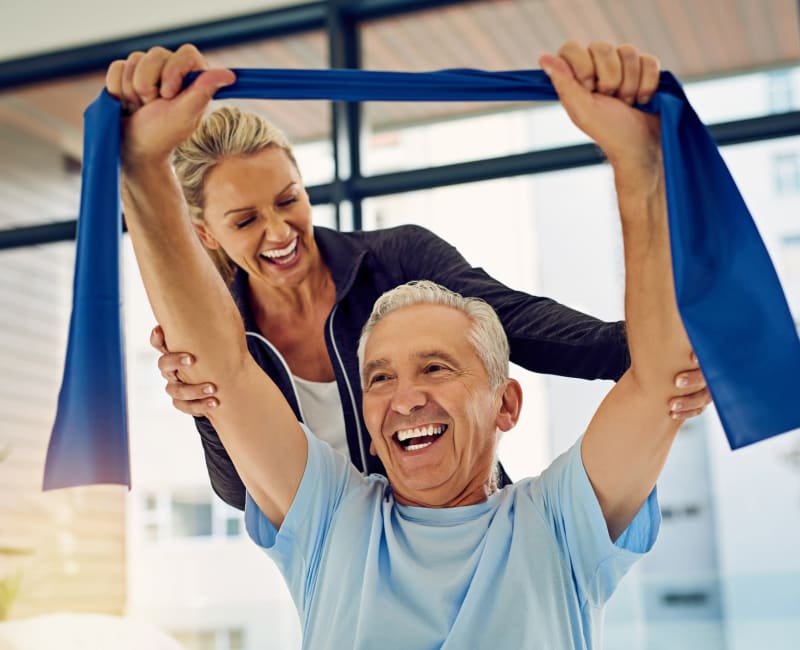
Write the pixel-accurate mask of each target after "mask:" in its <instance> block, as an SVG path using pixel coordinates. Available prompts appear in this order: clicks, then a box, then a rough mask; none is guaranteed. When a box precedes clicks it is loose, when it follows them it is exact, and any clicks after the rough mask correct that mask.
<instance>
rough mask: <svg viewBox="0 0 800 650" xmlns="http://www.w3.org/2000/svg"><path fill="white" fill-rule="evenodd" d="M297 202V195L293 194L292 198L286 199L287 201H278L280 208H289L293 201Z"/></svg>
mask: <svg viewBox="0 0 800 650" xmlns="http://www.w3.org/2000/svg"><path fill="white" fill-rule="evenodd" d="M296 202H297V197H296V196H293V197H292V198H290V199H286V200H285V201H281V202H280V203H278V207H279V208H288V207H289V206H290V205H291V204H292V203H296Z"/></svg>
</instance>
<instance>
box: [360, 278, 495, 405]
mask: <svg viewBox="0 0 800 650" xmlns="http://www.w3.org/2000/svg"><path fill="white" fill-rule="evenodd" d="M413 305H444V306H445V307H453V308H455V309H458V310H459V311H461V312H463V313H464V314H466V315H467V317H468V318H469V319H470V321H471V322H472V327H471V328H470V330H469V332H467V336H468V338H469V340H470V343H472V346H473V348H474V349H475V352H476V353H477V354H478V356H479V357H480V359H481V361H482V362H483V366H484V368H486V373H487V374H488V375H489V384H490V386H491V388H492V390H494V389H495V388H498V387H499V386H500V385H501V384H502V383H503V382H504V381H505V380H506V379H508V357H509V349H508V338H507V337H506V333H505V330H503V325H502V324H501V323H500V319H499V318H498V317H497V314H496V313H495V311H494V309H492V307H491V305H489V303H487V302H486V301H484V300H481V299H480V298H465V297H464V296H462V295H461V294H460V293H456V292H455V291H451V290H450V289H447V288H446V287H443V286H442V285H440V284H436V283H435V282H431V281H430V280H413V281H411V282H407V283H406V284H401V285H400V286H398V287H395V288H394V289H391V290H389V291H387V292H386V293H384V294H383V295H382V296H381V297H380V298H378V300H377V301H376V302H375V306H374V307H373V308H372V313H371V314H370V317H369V319H368V320H367V323H366V324H365V325H364V329H363V330H362V331H361V339H360V340H359V342H358V368H359V374H360V375H361V384H362V386H363V384H364V373H363V371H364V350H365V349H366V347H367V341H368V340H369V337H370V334H371V333H372V330H373V329H374V328H375V326H376V325H377V324H378V323H379V322H380V321H381V320H382V319H383V318H385V317H386V316H387V315H389V314H391V313H392V312H393V311H395V310H396V309H400V308H401V307H411V306H413Z"/></svg>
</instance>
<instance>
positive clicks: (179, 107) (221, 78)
mask: <svg viewBox="0 0 800 650" xmlns="http://www.w3.org/2000/svg"><path fill="white" fill-rule="evenodd" d="M234 81H236V75H235V74H234V73H233V72H232V71H231V70H226V69H215V70H206V71H205V72H203V73H202V74H201V75H200V76H199V77H197V79H195V80H194V82H193V83H192V85H191V86H189V87H188V88H186V89H185V90H184V91H183V92H181V93H180V94H179V95H178V96H177V97H175V99H174V100H173V101H174V102H175V106H176V109H175V110H176V111H178V112H179V114H183V115H185V116H187V118H191V119H193V120H196V121H197V122H199V121H200V119H201V118H202V116H203V112H204V111H205V109H206V107H207V106H208V104H209V102H210V101H211V99H212V98H213V97H214V94H215V93H216V92H217V90H219V89H220V88H223V87H224V86H230V85H231V84H232V83H233V82H234Z"/></svg>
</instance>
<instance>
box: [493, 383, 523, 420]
mask: <svg viewBox="0 0 800 650" xmlns="http://www.w3.org/2000/svg"><path fill="white" fill-rule="evenodd" d="M500 400H501V402H500V410H499V411H498V413H497V420H496V423H497V428H498V429H499V430H500V431H504V432H505V431H508V430H510V429H513V428H514V427H515V426H516V424H517V421H518V420H519V412H520V410H521V409H522V387H521V386H520V385H519V382H518V381H517V380H516V379H506V383H505V387H504V388H503V392H502V393H501V395H500Z"/></svg>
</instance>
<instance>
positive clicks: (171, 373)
mask: <svg viewBox="0 0 800 650" xmlns="http://www.w3.org/2000/svg"><path fill="white" fill-rule="evenodd" d="M150 345H152V346H153V347H154V348H155V349H156V350H158V351H159V352H161V356H160V357H159V359H158V369H159V370H160V371H161V376H162V377H164V379H166V380H167V385H166V387H165V389H164V390H166V392H167V395H169V396H170V397H171V398H172V405H173V406H174V407H175V408H176V409H178V410H179V411H181V412H182V413H186V414H188V415H192V416H194V417H203V416H208V414H209V413H210V412H211V411H213V410H214V409H215V408H217V406H219V401H218V400H217V398H216V397H214V396H213V395H214V394H215V393H216V390H217V387H216V386H214V384H209V383H203V384H185V383H183V382H182V381H181V380H180V379H178V371H179V370H181V369H185V368H187V367H188V366H190V365H192V364H193V363H194V357H193V356H192V355H191V354H187V353H186V352H170V351H169V350H168V349H167V343H166V340H165V339H164V330H162V329H161V325H156V326H155V327H154V328H153V331H152V332H150Z"/></svg>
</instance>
